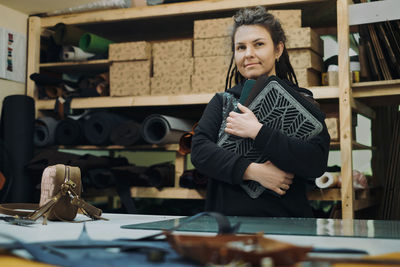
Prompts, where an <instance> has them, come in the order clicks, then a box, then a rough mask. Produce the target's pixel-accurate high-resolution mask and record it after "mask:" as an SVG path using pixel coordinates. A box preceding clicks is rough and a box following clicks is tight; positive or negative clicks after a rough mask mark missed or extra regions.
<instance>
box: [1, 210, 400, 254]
mask: <svg viewBox="0 0 400 267" xmlns="http://www.w3.org/2000/svg"><path fill="white" fill-rule="evenodd" d="M0 216H2V215H0ZM103 216H104V217H105V218H108V219H109V221H104V220H98V221H88V222H86V223H85V225H86V229H87V232H88V235H89V236H90V238H91V239H95V240H112V239H117V238H126V239H135V238H140V237H145V236H148V235H151V234H155V233H159V232H160V230H140V229H122V228H120V226H122V225H127V224H139V223H147V222H156V221H162V220H168V219H174V218H181V217H177V216H160V215H128V214H103ZM77 219H78V220H79V219H83V220H84V219H86V217H84V216H82V215H78V217H77ZM328 221H329V220H328ZM325 222H326V220H325ZM336 222H338V220H336ZM339 222H341V221H339ZM366 223H367V224H368V222H367V221H366ZM369 225H371V224H369ZM82 228H83V224H82V223H70V222H54V221H49V222H48V224H47V225H42V224H41V223H37V224H34V225H31V226H17V225H12V224H9V223H6V222H4V221H1V220H0V233H3V234H8V235H10V236H12V237H14V238H17V239H19V240H20V241H24V242H40V241H58V240H75V239H77V238H78V236H79V235H80V233H81V231H82ZM368 231H369V232H371V231H373V230H371V229H369V230H368ZM397 231H400V229H398V230H397ZM182 233H183V232H182ZM185 233H188V232H185ZM191 233H192V232H191ZM200 234H205V233H204V232H203V233H200ZM372 234H373V233H372ZM266 236H267V237H269V238H273V239H276V240H280V241H285V242H289V243H292V244H296V245H303V246H313V247H317V248H348V249H361V250H365V251H367V252H368V253H369V254H370V255H378V254H384V253H391V252H400V239H393V238H372V237H351V236H348V237H346V236H342V237H337V236H329V235H325V236H315V235H293V234H290V235H289V234H268V235H266ZM5 242H9V240H7V239H5V238H2V237H0V243H5Z"/></svg>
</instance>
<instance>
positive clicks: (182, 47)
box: [152, 40, 193, 59]
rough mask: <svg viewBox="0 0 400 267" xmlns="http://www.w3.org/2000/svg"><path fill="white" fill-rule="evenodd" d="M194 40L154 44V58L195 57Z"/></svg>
mask: <svg viewBox="0 0 400 267" xmlns="http://www.w3.org/2000/svg"><path fill="white" fill-rule="evenodd" d="M192 46H193V43H192V40H174V41H165V42H155V43H153V44H152V49H153V58H158V59H166V58H191V57H193V48H192Z"/></svg>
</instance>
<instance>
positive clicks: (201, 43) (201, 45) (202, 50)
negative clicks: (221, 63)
mask: <svg viewBox="0 0 400 267" xmlns="http://www.w3.org/2000/svg"><path fill="white" fill-rule="evenodd" d="M231 44H232V40H231V37H216V38H207V39H195V40H194V41H193V52H194V56H195V57H211V56H232V45H231Z"/></svg>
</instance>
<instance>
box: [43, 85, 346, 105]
mask: <svg viewBox="0 0 400 267" xmlns="http://www.w3.org/2000/svg"><path fill="white" fill-rule="evenodd" d="M311 90H312V92H313V94H315V96H314V97H315V98H316V99H318V98H320V99H325V98H337V94H338V88H337V87H327V86H320V87H312V88H311ZM213 96H214V94H187V95H166V96H122V97H112V96H102V97H83V98H74V99H72V101H71V108H73V109H85V108H113V107H115V108H118V107H135V106H136V107H144V106H177V105H198V104H203V105H205V104H207V103H208V102H209V101H210V100H211V98H212V97H213ZM54 105H55V100H36V108H37V109H39V110H52V109H54Z"/></svg>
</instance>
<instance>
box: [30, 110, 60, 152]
mask: <svg viewBox="0 0 400 267" xmlns="http://www.w3.org/2000/svg"><path fill="white" fill-rule="evenodd" d="M57 124H58V121H57V120H56V119H54V118H53V117H42V118H38V119H37V120H36V121H35V131H34V135H33V143H34V144H35V146H38V147H44V146H50V145H54V144H55V134H56V128H57Z"/></svg>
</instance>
